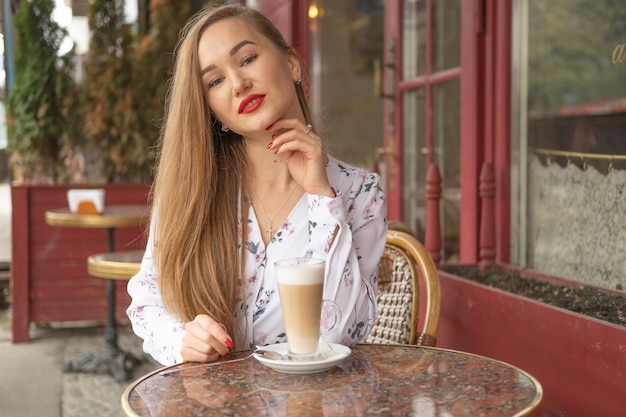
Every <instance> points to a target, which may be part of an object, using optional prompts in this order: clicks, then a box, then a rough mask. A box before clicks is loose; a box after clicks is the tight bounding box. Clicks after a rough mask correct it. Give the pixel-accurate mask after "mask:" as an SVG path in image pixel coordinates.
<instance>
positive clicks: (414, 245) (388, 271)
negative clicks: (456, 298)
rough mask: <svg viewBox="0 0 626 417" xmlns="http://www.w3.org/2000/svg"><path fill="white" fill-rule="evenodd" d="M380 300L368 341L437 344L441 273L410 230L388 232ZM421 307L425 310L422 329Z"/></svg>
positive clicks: (381, 276)
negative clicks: (375, 320)
mask: <svg viewBox="0 0 626 417" xmlns="http://www.w3.org/2000/svg"><path fill="white" fill-rule="evenodd" d="M420 290H421V291H423V292H424V297H422V303H420ZM377 301H378V322H377V323H376V325H375V326H374V328H373V329H372V332H371V333H370V335H369V336H368V337H367V339H366V340H365V341H366V342H367V343H392V344H396V343H397V344H411V345H421V346H435V344H436V342H437V331H438V330H439V312H440V307H441V292H440V289H439V274H438V273H437V267H436V265H435V263H434V262H433V260H432V258H431V257H430V255H429V254H428V251H427V250H426V248H424V246H423V245H422V244H421V243H420V242H419V241H418V240H417V239H416V238H415V237H413V236H412V235H411V234H409V233H406V232H402V231H398V230H389V231H388V232H387V243H386V245H385V250H384V252H383V257H382V259H381V261H380V265H379V268H378V295H377ZM420 304H423V305H420ZM420 307H421V308H422V309H423V310H424V311H423V313H422V315H423V323H424V324H423V326H421V330H419V323H418V322H419V317H420Z"/></svg>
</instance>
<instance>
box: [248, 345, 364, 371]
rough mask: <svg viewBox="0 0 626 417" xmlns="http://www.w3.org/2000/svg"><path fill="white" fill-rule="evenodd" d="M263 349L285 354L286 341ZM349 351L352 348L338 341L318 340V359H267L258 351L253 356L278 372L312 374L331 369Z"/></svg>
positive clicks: (348, 353)
mask: <svg viewBox="0 0 626 417" xmlns="http://www.w3.org/2000/svg"><path fill="white" fill-rule="evenodd" d="M263 350H267V351H271V352H276V353H279V354H281V355H287V353H288V350H289V349H288V347H287V343H279V344H277V345H269V346H263ZM350 353H352V350H350V348H349V347H347V346H344V345H340V344H338V343H325V342H320V356H321V358H320V359H319V360H310V361H303V360H290V359H269V358H267V357H265V356H263V355H262V354H259V353H255V354H254V357H255V359H256V360H258V361H259V362H261V363H262V364H263V365H265V366H267V367H270V368H272V369H273V370H275V371H278V372H283V373H286V374H314V373H317V372H324V371H326V370H328V369H331V368H332V367H334V366H335V365H337V364H338V363H339V362H341V361H342V360H344V359H345V358H347V357H348V356H350Z"/></svg>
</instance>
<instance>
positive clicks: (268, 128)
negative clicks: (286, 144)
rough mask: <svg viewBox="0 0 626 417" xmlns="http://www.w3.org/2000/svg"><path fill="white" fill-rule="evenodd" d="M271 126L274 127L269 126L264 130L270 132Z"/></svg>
mask: <svg viewBox="0 0 626 417" xmlns="http://www.w3.org/2000/svg"><path fill="white" fill-rule="evenodd" d="M272 126H274V124H271V125H269V126H268V127H266V128H265V130H270V129H271V128H272Z"/></svg>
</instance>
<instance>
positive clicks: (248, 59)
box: [241, 54, 258, 67]
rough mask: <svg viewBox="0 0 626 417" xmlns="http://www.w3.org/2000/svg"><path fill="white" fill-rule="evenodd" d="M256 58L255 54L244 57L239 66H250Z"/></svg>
mask: <svg viewBox="0 0 626 417" xmlns="http://www.w3.org/2000/svg"><path fill="white" fill-rule="evenodd" d="M257 56H258V55H256V54H253V55H248V56H247V57H245V58H244V59H243V61H241V66H242V67H243V66H245V65H248V64H251V63H252V61H254V60H255V59H256V58H257Z"/></svg>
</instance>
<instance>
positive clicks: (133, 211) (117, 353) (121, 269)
mask: <svg viewBox="0 0 626 417" xmlns="http://www.w3.org/2000/svg"><path fill="white" fill-rule="evenodd" d="M45 216H46V223H47V224H48V225H50V226H58V227H83V228H99V229H106V230H107V242H106V245H107V253H108V254H110V255H107V256H104V257H103V255H98V256H93V257H90V259H89V262H88V269H89V273H90V274H91V275H94V276H96V277H100V278H105V279H107V283H106V284H107V285H106V292H107V326H106V330H105V340H106V348H105V350H104V351H102V352H96V353H94V354H93V355H91V356H89V357H88V358H85V359H82V360H79V361H70V362H68V363H66V364H65V365H64V370H65V371H68V372H79V371H84V372H94V371H96V370H98V369H100V367H101V365H104V366H106V368H107V369H108V371H109V372H110V373H111V374H112V375H113V377H114V378H115V379H117V380H118V381H126V380H128V379H129V378H130V371H131V369H132V367H133V365H134V364H135V363H137V359H136V358H134V357H132V356H131V355H130V354H129V353H126V352H123V351H122V350H121V349H120V348H119V346H118V343H117V323H116V320H115V280H116V279H129V278H131V277H132V275H129V273H130V272H129V271H132V270H134V269H136V265H133V264H132V262H131V265H122V264H123V263H124V262H125V260H124V259H120V258H119V257H118V258H116V255H115V254H114V253H115V230H116V229H117V228H120V227H130V226H141V225H145V224H147V223H148V221H149V218H150V213H149V210H148V207H147V206H145V205H140V204H127V205H109V206H106V207H105V210H104V212H103V213H100V214H82V213H73V212H71V211H70V210H69V209H68V208H59V209H53V210H48V211H46V214H45ZM128 253H130V251H129V252H128ZM109 256H110V257H112V258H110V259H109ZM125 256H126V255H125ZM132 256H133V258H132V260H136V259H137V255H136V254H132ZM139 261H140V258H139ZM107 272H111V276H107V275H105V274H106V273H107Z"/></svg>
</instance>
